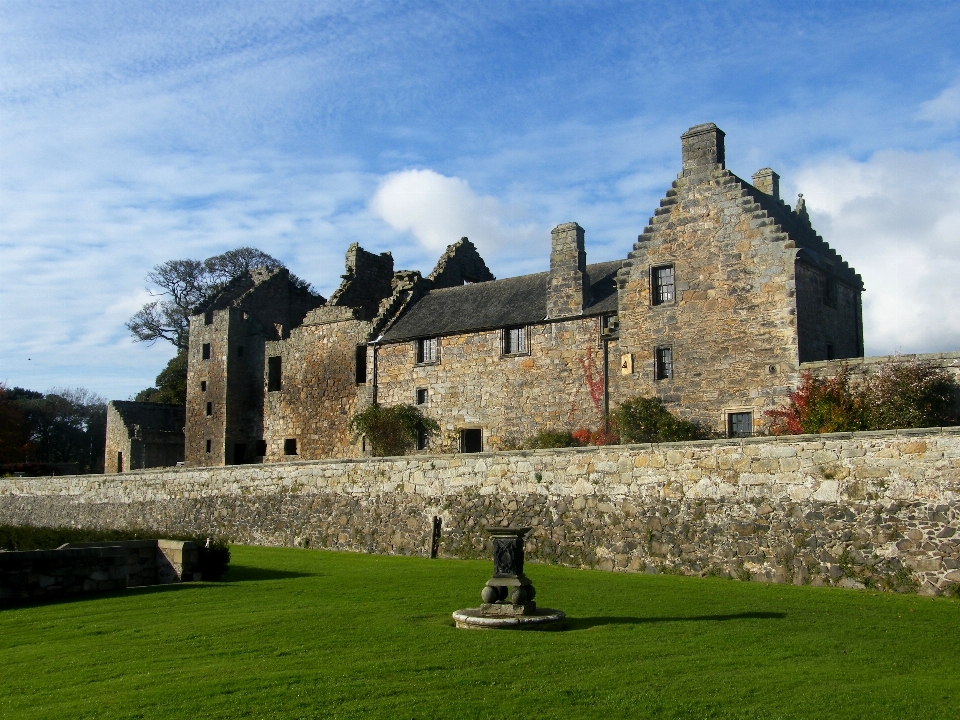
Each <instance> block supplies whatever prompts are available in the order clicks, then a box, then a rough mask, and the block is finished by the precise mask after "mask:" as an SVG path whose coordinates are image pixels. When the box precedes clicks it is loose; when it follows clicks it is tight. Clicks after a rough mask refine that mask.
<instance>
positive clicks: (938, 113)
mask: <svg viewBox="0 0 960 720" xmlns="http://www.w3.org/2000/svg"><path fill="white" fill-rule="evenodd" d="M917 117H918V118H920V119H921V120H927V121H929V122H932V123H934V124H935V125H943V126H947V127H951V128H952V127H956V126H957V125H960V80H957V81H956V82H954V83H953V85H951V86H950V87H948V88H945V89H944V90H943V92H941V93H940V94H939V95H937V96H936V97H935V98H933V99H932V100H927V101H926V102H924V103H921V104H920V111H919V112H918V113H917Z"/></svg>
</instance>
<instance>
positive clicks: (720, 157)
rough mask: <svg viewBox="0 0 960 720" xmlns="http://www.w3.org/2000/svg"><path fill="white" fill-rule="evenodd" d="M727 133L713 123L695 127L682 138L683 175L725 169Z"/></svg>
mask: <svg viewBox="0 0 960 720" xmlns="http://www.w3.org/2000/svg"><path fill="white" fill-rule="evenodd" d="M724 135H725V133H724V132H723V130H721V129H720V128H718V127H717V126H716V125H714V124H713V123H704V124H703V125H694V126H693V127H692V128H690V129H689V130H687V131H686V132H685V133H684V134H683V135H681V136H680V140H681V141H682V144H683V174H684V175H699V174H701V173H705V172H709V171H711V170H714V169H716V168H717V166H719V167H721V168H722V167H724V161H725V158H724V150H723V137H724Z"/></svg>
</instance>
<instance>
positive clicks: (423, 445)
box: [417, 428, 427, 450]
mask: <svg viewBox="0 0 960 720" xmlns="http://www.w3.org/2000/svg"><path fill="white" fill-rule="evenodd" d="M426 449H427V431H426V430H424V429H423V428H420V429H419V430H417V450H426Z"/></svg>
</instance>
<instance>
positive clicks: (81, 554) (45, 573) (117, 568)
mask: <svg viewBox="0 0 960 720" xmlns="http://www.w3.org/2000/svg"><path fill="white" fill-rule="evenodd" d="M198 554H199V548H198V547H197V545H196V543H193V542H189V541H181V540H125V541H118V542H112V541H108V542H91V543H67V544H65V545H61V546H60V547H59V548H57V549H56V550H28V551H24V552H0V603H12V602H24V601H32V600H47V599H54V598H61V597H65V596H69V595H79V594H85V593H101V592H112V591H116V590H123V589H124V588H128V587H138V586H143V585H157V584H167V583H175V582H181V581H185V580H199V579H200V577H199V575H198V574H197V573H195V572H194V570H195V569H196V567H197V561H198Z"/></svg>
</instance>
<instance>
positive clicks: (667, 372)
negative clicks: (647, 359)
mask: <svg viewBox="0 0 960 720" xmlns="http://www.w3.org/2000/svg"><path fill="white" fill-rule="evenodd" d="M654 354H655V360H654V362H655V364H656V369H655V377H656V379H657V380H669V379H670V378H672V377H673V348H669V347H658V348H657V349H656V351H655V353H654Z"/></svg>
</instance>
